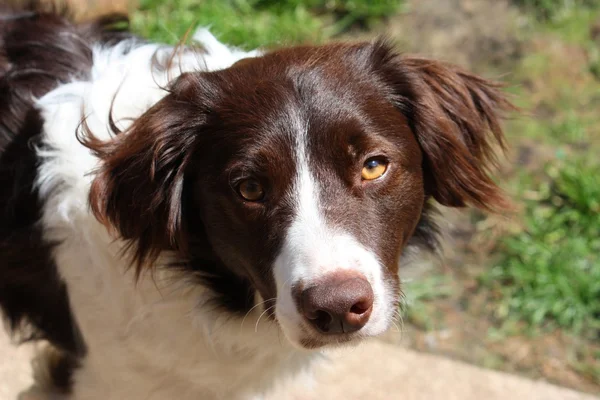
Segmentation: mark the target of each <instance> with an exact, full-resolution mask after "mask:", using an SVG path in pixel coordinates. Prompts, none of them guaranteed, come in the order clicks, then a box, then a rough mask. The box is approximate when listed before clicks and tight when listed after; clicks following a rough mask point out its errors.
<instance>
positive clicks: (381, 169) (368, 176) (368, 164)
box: [361, 157, 388, 181]
mask: <svg viewBox="0 0 600 400" xmlns="http://www.w3.org/2000/svg"><path fill="white" fill-rule="evenodd" d="M387 167H388V162H387V161H386V160H384V159H383V158H381V157H373V158H369V159H368V160H367V161H365V164H364V166H363V169H362V172H361V177H362V179H363V180H364V181H372V180H374V179H377V178H380V177H381V176H382V175H383V174H385V171H386V170H387Z"/></svg>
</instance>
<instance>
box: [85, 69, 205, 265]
mask: <svg viewBox="0 0 600 400" xmlns="http://www.w3.org/2000/svg"><path fill="white" fill-rule="evenodd" d="M193 81H194V79H193V78H191V77H190V76H186V75H185V74H184V75H182V76H181V77H180V78H179V79H178V81H177V82H176V83H175V84H174V85H173V87H172V88H171V89H170V93H169V94H168V95H167V96H165V97H164V98H163V99H162V100H161V101H159V102H158V103H156V104H155V105H154V106H153V107H152V108H150V109H149V110H148V111H146V112H145V113H144V114H143V115H142V116H141V117H139V118H138V119H137V120H135V122H134V123H133V124H132V125H131V126H130V127H129V128H128V129H127V130H126V131H124V132H121V133H118V134H117V135H116V136H115V137H114V138H113V139H112V140H110V141H108V142H100V141H98V140H96V139H95V138H94V136H93V135H92V134H91V133H89V132H87V134H86V136H84V138H83V142H84V144H85V145H86V146H87V147H89V148H90V149H92V150H93V151H94V152H95V153H96V154H97V156H98V157H99V158H100V160H101V163H100V168H99V170H98V171H97V174H96V176H95V179H94V181H93V183H92V187H91V190H90V197H89V200H90V205H91V209H92V212H93V213H94V215H95V216H96V218H97V219H98V220H99V221H101V222H102V223H104V224H105V225H107V226H109V227H110V228H114V229H115V230H116V231H117V232H118V233H119V234H120V236H121V237H122V238H124V239H126V240H128V241H129V245H130V247H131V249H132V250H133V254H134V260H132V261H133V262H134V264H135V265H136V267H137V271H138V273H139V272H140V270H141V268H142V267H143V266H145V265H149V264H151V262H152V261H154V260H155V259H156V258H157V257H158V255H159V254H160V252H161V251H162V250H180V251H181V250H185V247H186V242H187V240H186V238H185V230H184V227H183V226H182V225H183V215H182V214H183V209H182V204H183V203H182V200H183V199H182V194H183V189H184V174H185V171H186V167H187V166H188V164H189V162H190V158H191V155H192V153H193V151H194V149H195V141H196V138H197V135H198V133H199V131H200V130H201V129H202V126H203V123H204V119H205V117H204V113H203V110H202V106H201V105H198V104H197V102H198V98H199V96H197V93H195V92H194V90H193V87H192V86H193V85H192V83H193ZM114 129H116V128H115V127H114V124H113V130H114Z"/></svg>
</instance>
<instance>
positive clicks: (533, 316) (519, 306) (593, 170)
mask: <svg viewBox="0 0 600 400" xmlns="http://www.w3.org/2000/svg"><path fill="white" fill-rule="evenodd" d="M546 178H547V179H545V180H544V181H542V182H541V183H540V184H538V185H537V187H534V188H531V187H529V185H527V186H521V189H522V190H527V192H528V194H527V195H524V194H523V193H521V197H523V198H525V199H526V200H525V212H524V216H523V218H524V223H523V226H522V229H521V231H520V232H518V233H516V234H514V235H510V236H508V237H506V238H504V239H503V240H502V241H501V244H500V247H499V248H498V251H499V253H500V254H501V260H500V262H499V263H498V264H497V265H496V266H494V267H493V268H491V269H490V270H488V271H487V272H486V273H485V274H484V275H483V277H482V282H483V284H484V285H486V286H487V287H489V288H491V289H492V290H493V291H495V292H496V294H497V296H498V297H499V300H498V302H497V308H496V316H497V317H498V318H500V319H501V320H503V321H505V322H509V323H510V322H516V320H518V321H523V322H525V323H526V324H527V325H528V327H529V328H533V329H534V330H535V329H540V328H543V329H548V328H556V327H559V328H562V329H564V330H567V331H569V332H573V333H575V334H579V335H584V336H589V337H590V338H593V337H595V335H597V333H598V332H599V330H600V300H599V299H600V163H598V162H597V161H595V160H594V161H593V160H591V159H590V158H575V159H565V160H561V161H558V160H557V161H555V162H553V163H552V165H551V166H550V167H548V168H547V177H546ZM527 198H529V199H528V200H527Z"/></svg>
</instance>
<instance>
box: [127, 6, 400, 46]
mask: <svg viewBox="0 0 600 400" xmlns="http://www.w3.org/2000/svg"><path fill="white" fill-rule="evenodd" d="M401 3H402V2H401V0H375V1H369V0H345V1H342V0H282V1H276V0H166V1H163V0H142V1H141V2H140V9H139V11H138V12H137V13H135V14H134V16H133V18H132V27H133V29H134V31H136V32H137V33H139V34H141V35H142V36H144V37H148V38H151V39H153V40H157V41H163V42H167V43H175V42H177V41H179V40H180V39H181V38H182V37H183V36H184V35H185V33H186V31H188V30H189V29H190V28H191V29H193V28H195V27H196V26H208V27H210V28H211V31H212V32H213V33H214V34H216V35H217V36H218V37H219V39H220V40H222V41H224V42H225V43H228V44H232V45H236V46H241V47H244V48H256V47H259V46H270V45H278V44H294V43H302V42H307V41H310V42H320V41H322V40H324V39H327V38H329V37H332V36H335V35H338V34H340V33H341V32H344V31H345V30H347V29H348V28H349V27H351V26H353V25H355V24H359V25H360V26H363V27H369V26H371V25H372V24H373V23H376V22H377V21H379V20H381V19H382V18H384V17H386V16H389V15H391V14H393V13H395V12H397V11H398V10H399V8H400V6H401Z"/></svg>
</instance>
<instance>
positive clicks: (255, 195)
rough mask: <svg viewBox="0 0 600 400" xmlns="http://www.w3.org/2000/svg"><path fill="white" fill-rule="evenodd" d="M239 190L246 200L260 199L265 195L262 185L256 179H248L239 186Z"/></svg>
mask: <svg viewBox="0 0 600 400" xmlns="http://www.w3.org/2000/svg"><path fill="white" fill-rule="evenodd" d="M238 192H239V193H240V196H242V197H243V198H244V199H245V200H248V201H260V200H262V199H263V197H264V196H265V191H264V189H263V187H262V185H261V184H260V183H259V182H258V181H257V180H256V179H246V180H244V181H242V183H240V184H239V186H238Z"/></svg>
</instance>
